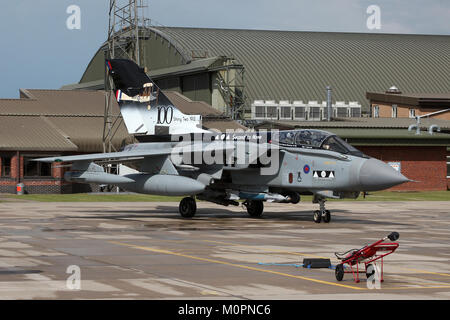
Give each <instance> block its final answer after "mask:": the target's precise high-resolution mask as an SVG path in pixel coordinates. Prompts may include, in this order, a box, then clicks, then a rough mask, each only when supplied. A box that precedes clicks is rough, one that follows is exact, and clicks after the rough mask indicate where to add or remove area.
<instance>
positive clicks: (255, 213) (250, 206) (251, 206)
mask: <svg viewBox="0 0 450 320" xmlns="http://www.w3.org/2000/svg"><path fill="white" fill-rule="evenodd" d="M245 206H246V207H247V212H248V214H249V215H250V216H251V217H260V216H261V215H262V213H263V211H264V203H263V202H262V201H258V200H248V201H246V203H245Z"/></svg>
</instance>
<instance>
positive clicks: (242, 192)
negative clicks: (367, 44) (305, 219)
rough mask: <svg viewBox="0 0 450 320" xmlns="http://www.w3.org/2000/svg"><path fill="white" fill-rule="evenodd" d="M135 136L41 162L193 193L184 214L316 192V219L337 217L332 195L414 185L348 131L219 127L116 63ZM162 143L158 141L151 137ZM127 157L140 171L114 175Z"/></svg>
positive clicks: (131, 184)
mask: <svg viewBox="0 0 450 320" xmlns="http://www.w3.org/2000/svg"><path fill="white" fill-rule="evenodd" d="M106 63H107V66H108V68H109V70H110V74H111V75H112V77H113V80H114V85H115V90H116V98H117V101H118V103H119V106H120V109H121V113H122V117H123V119H124V122H125V125H126V127H127V129H128V132H129V133H130V134H133V135H135V137H136V138H137V139H138V140H139V141H140V142H139V143H136V144H132V145H128V146H126V147H124V148H123V149H122V150H121V151H119V152H112V153H99V154H87V155H74V156H61V157H50V158H41V159H36V160H37V161H43V162H52V163H53V162H57V163H61V162H63V163H70V164H71V165H70V166H71V169H70V171H67V172H66V173H65V176H64V177H65V179H66V180H67V181H71V182H78V183H96V184H110V185H116V186H119V187H120V188H122V189H124V190H128V191H132V192H137V193H144V194H155V195H167V196H186V197H184V198H183V199H182V200H181V201H180V204H179V212H180V214H181V216H182V217H186V218H190V217H193V216H194V215H195V213H196V201H195V199H199V200H204V201H210V202H213V203H216V204H220V205H224V206H228V205H236V206H237V205H239V204H242V205H243V206H244V207H245V208H246V210H247V212H248V214H249V215H250V216H252V217H259V216H261V214H262V213H263V210H264V202H281V203H298V202H300V199H301V195H304V194H312V195H313V196H314V197H313V202H314V203H318V204H319V210H317V211H315V212H314V213H313V218H314V221H315V222H317V223H319V222H321V221H323V222H330V219H331V214H330V211H329V210H327V209H326V208H325V201H326V199H328V198H336V199H342V198H357V197H358V196H359V194H360V193H361V192H365V191H375V190H383V189H387V188H390V187H393V186H395V185H398V184H401V183H404V182H407V181H410V180H409V179H407V178H406V177H404V176H403V175H402V174H400V173H399V172H397V171H396V170H394V169H393V168H391V167H390V166H389V165H387V164H386V163H384V162H382V161H379V160H377V159H374V158H370V157H368V156H366V155H365V154H363V153H362V152H361V151H359V150H357V149H355V148H354V147H352V146H351V145H349V144H348V143H346V142H345V141H343V140H342V139H341V138H339V137H338V136H336V135H334V134H332V133H329V132H326V131H321V130H306V129H305V130H289V131H270V132H266V131H258V132H225V133H223V132H216V131H211V130H204V129H202V127H201V116H192V115H185V114H183V113H182V112H181V111H180V110H178V109H177V108H176V107H175V106H174V105H173V104H172V103H171V102H170V100H169V99H168V98H167V96H166V95H164V93H163V92H162V91H160V89H159V88H158V87H157V86H156V84H155V83H154V82H153V81H152V80H151V79H150V78H149V77H148V76H147V75H146V73H145V72H144V70H143V69H141V68H140V67H139V66H137V65H136V64H135V63H134V62H132V61H129V60H123V59H113V60H107V61H106ZM148 141H152V142H148ZM105 163H121V164H125V165H127V166H129V167H131V168H134V169H136V170H137V171H135V173H131V174H126V175H114V174H110V173H107V172H105V170H104V168H103V167H102V166H101V165H99V164H105Z"/></svg>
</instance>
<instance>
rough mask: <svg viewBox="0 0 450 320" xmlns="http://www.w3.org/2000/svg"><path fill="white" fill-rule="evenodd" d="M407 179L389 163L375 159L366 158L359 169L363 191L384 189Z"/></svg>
mask: <svg viewBox="0 0 450 320" xmlns="http://www.w3.org/2000/svg"><path fill="white" fill-rule="evenodd" d="M408 181H410V180H409V179H408V178H406V177H405V176H404V175H402V174H401V173H400V172H398V171H397V170H395V169H393V168H392V167H391V166H390V165H388V164H386V163H384V162H383V161H380V160H376V159H368V160H366V161H365V162H364V163H363V165H362V166H361V169H360V171H359V182H360V183H361V187H362V190H364V191H375V190H384V189H387V188H390V187H393V186H396V185H398V184H401V183H404V182H408Z"/></svg>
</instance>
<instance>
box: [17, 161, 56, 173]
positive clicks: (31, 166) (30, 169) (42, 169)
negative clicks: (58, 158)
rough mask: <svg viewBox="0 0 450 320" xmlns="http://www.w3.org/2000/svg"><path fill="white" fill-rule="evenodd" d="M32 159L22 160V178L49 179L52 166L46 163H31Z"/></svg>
mask: <svg viewBox="0 0 450 320" xmlns="http://www.w3.org/2000/svg"><path fill="white" fill-rule="evenodd" d="M31 159H32V158H24V161H23V175H24V177H51V176H52V164H51V163H46V162H37V161H31Z"/></svg>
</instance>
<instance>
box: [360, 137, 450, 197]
mask: <svg viewBox="0 0 450 320" xmlns="http://www.w3.org/2000/svg"><path fill="white" fill-rule="evenodd" d="M358 149H360V150H361V151H362V152H364V153H365V154H367V155H369V156H372V157H374V158H377V159H379V160H382V161H384V162H400V164H401V173H402V174H403V175H404V176H405V177H407V178H409V179H411V180H415V181H418V182H407V183H404V184H401V185H399V186H395V187H393V188H391V189H390V190H403V191H414V190H415V191H419V190H421V191H433V190H447V178H446V176H447V163H446V153H447V148H446V147H436V146H433V147H420V146H417V147H416V146H410V147H409V146H408V147H406V146H405V147H402V146H393V147H386V146H361V147H358Z"/></svg>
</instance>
